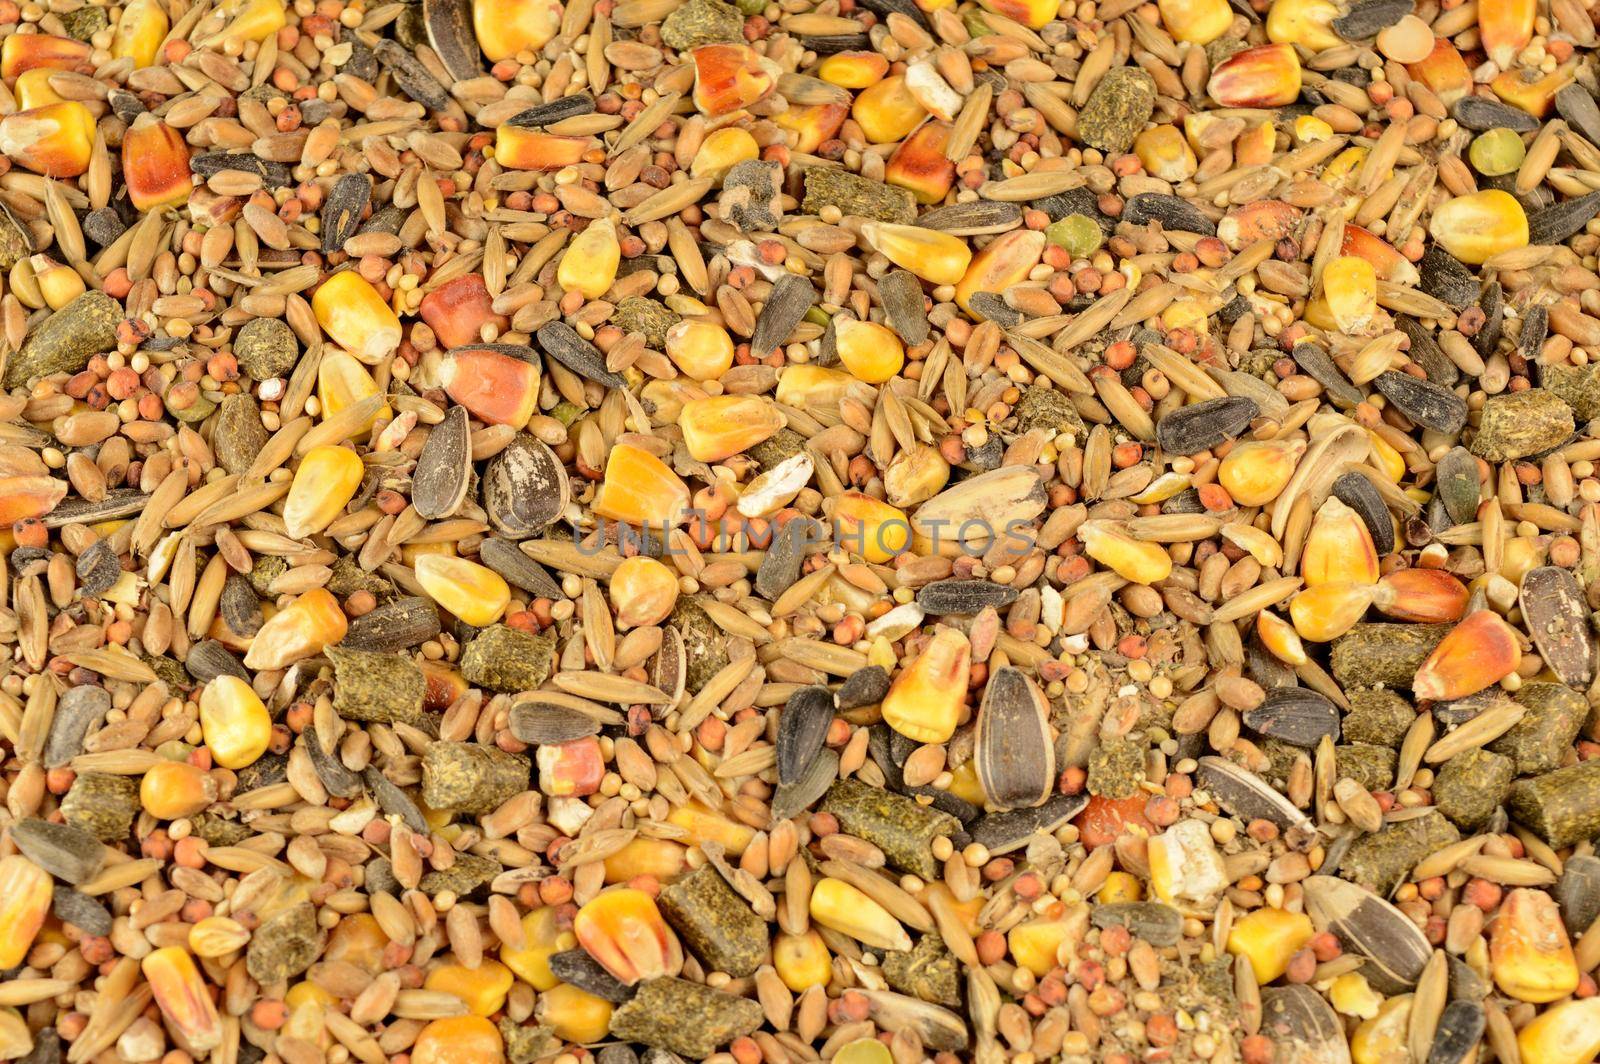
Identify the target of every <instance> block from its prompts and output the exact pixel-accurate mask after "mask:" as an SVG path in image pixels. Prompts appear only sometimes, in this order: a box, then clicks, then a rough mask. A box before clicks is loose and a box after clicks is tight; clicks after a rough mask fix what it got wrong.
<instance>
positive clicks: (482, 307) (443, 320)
mask: <svg viewBox="0 0 1600 1064" xmlns="http://www.w3.org/2000/svg"><path fill="white" fill-rule="evenodd" d="M417 309H418V311H419V312H420V313H421V314H422V320H423V321H425V322H427V323H428V328H430V329H432V330H433V335H434V336H436V337H438V339H439V346H440V347H442V348H444V349H445V350H449V349H450V348H452V347H463V346H465V345H467V344H475V343H478V342H479V341H481V340H482V339H483V327H484V326H485V325H493V326H494V328H495V333H496V334H497V335H498V334H499V333H502V332H504V331H505V330H506V329H508V328H510V326H511V319H510V318H507V317H506V316H505V315H504V314H496V313H495V312H494V299H493V298H492V297H491V296H490V295H489V286H488V285H487V284H486V283H485V282H484V279H483V274H481V273H469V274H467V275H466V276H465V277H457V278H456V279H455V280H454V281H451V282H449V283H448V284H442V285H440V286H439V287H438V288H435V289H434V290H433V291H431V292H429V293H428V294H427V295H425V296H423V297H422V305H421V306H420V307H418V308H417Z"/></svg>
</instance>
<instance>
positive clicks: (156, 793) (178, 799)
mask: <svg viewBox="0 0 1600 1064" xmlns="http://www.w3.org/2000/svg"><path fill="white" fill-rule="evenodd" d="M217 793H218V792H217V781H216V780H214V779H212V778H211V775H210V773H208V772H206V771H205V769H202V768H198V767H196V766H194V765H191V764H189V762H187V761H161V762H158V763H157V764H155V765H153V766H151V768H150V770H149V771H148V772H146V773H145V774H144V776H143V778H141V779H140V780H139V804H140V806H142V807H143V808H144V811H145V812H146V813H149V814H150V815H151V816H153V817H155V818H156V819H157V820H177V819H179V818H180V817H186V816H194V815H195V814H196V813H198V812H200V811H201V810H203V809H205V808H206V807H207V806H208V805H210V804H211V803H212V802H215V801H216V800H217Z"/></svg>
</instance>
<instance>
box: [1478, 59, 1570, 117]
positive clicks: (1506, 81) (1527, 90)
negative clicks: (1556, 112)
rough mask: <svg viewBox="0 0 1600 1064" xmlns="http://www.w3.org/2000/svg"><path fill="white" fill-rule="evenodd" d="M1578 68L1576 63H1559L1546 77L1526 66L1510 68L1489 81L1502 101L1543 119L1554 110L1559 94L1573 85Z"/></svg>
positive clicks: (1491, 87) (1490, 86)
mask: <svg viewBox="0 0 1600 1064" xmlns="http://www.w3.org/2000/svg"><path fill="white" fill-rule="evenodd" d="M1576 71H1577V64H1575V63H1566V64H1564V65H1562V66H1559V67H1557V68H1556V69H1555V70H1553V71H1551V72H1550V73H1548V74H1546V75H1545V76H1544V77H1538V76H1536V74H1535V71H1534V70H1533V69H1530V68H1526V67H1524V68H1522V69H1518V70H1508V71H1506V72H1505V73H1503V74H1501V75H1500V76H1499V77H1497V78H1495V79H1494V80H1493V81H1491V82H1489V88H1490V89H1491V90H1492V91H1493V92H1494V94H1495V95H1496V96H1498V97H1500V100H1501V102H1503V103H1508V104H1510V105H1511V106H1512V107H1515V108H1516V109H1517V110H1519V111H1526V112H1527V113H1528V114H1530V115H1532V116H1533V117H1535V118H1543V117H1544V116H1545V115H1547V114H1549V113H1550V107H1551V105H1553V104H1554V103H1555V100H1556V93H1558V92H1560V91H1561V90H1562V89H1564V88H1566V87H1567V86H1568V85H1570V84H1572V80H1573V77H1574V76H1575V74H1576Z"/></svg>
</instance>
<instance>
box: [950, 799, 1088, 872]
mask: <svg viewBox="0 0 1600 1064" xmlns="http://www.w3.org/2000/svg"><path fill="white" fill-rule="evenodd" d="M1088 804H1089V796H1088V795H1087V794H1058V795H1056V796H1054V797H1053V798H1051V799H1050V800H1049V801H1047V802H1045V803H1044V804H1043V805H1041V806H1037V807H1035V808H1033V809H1014V810H1012V811H1011V812H1008V813H985V814H984V815H983V816H981V817H979V818H978V819H976V820H974V821H973V822H972V823H970V824H968V825H967V834H969V835H971V836H972V841H973V842H976V843H978V844H979V845H980V846H982V847H983V848H984V849H986V850H988V851H989V853H990V854H992V855H993V856H996V857H998V856H1000V855H1001V854H1006V853H1011V852H1012V851H1014V850H1020V849H1021V848H1022V847H1024V846H1026V845H1027V844H1028V843H1029V842H1031V841H1032V840H1033V839H1035V838H1037V837H1038V835H1039V833H1040V832H1044V833H1045V834H1050V833H1053V832H1055V831H1058V830H1060V828H1061V826H1062V825H1063V824H1065V823H1067V821H1069V820H1071V819H1072V818H1073V817H1075V816H1077V815H1078V814H1079V813H1081V812H1083V807H1084V806H1086V805H1088Z"/></svg>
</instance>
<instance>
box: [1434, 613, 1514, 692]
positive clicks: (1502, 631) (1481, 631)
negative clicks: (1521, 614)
mask: <svg viewBox="0 0 1600 1064" xmlns="http://www.w3.org/2000/svg"><path fill="white" fill-rule="evenodd" d="M1521 660H1522V648H1521V647H1519V646H1518V645H1517V634H1516V632H1514V631H1512V630H1511V626H1510V625H1509V624H1507V623H1506V622H1505V620H1504V619H1502V618H1501V616H1500V615H1499V614H1498V613H1495V612H1494V611H1493V610H1479V611H1478V612H1477V613H1474V614H1472V615H1471V616H1469V617H1468V618H1467V619H1466V620H1464V621H1462V622H1461V623H1460V624H1457V625H1456V626H1455V627H1454V628H1452V629H1451V630H1450V632H1449V633H1448V634H1447V635H1446V636H1445V637H1444V639H1442V640H1440V642H1439V645H1438V646H1436V647H1434V648H1433V653H1432V654H1429V655H1428V660H1426V661H1424V662H1423V663H1422V667H1421V668H1420V669H1418V670H1417V675H1416V678H1415V679H1413V680H1412V681H1411V693H1412V694H1414V695H1416V696H1417V698H1418V699H1425V700H1428V701H1433V702H1445V701H1450V700H1451V699H1456V698H1465V697H1467V696H1468V695H1475V694H1477V693H1478V692H1479V691H1482V690H1484V689H1485V688H1487V687H1491V686H1493V685H1494V684H1497V683H1499V682H1500V681H1501V680H1503V679H1505V678H1506V677H1507V676H1510V675H1511V674H1512V673H1513V672H1515V671H1517V664H1518V663H1519V662H1520V661H1521Z"/></svg>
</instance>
